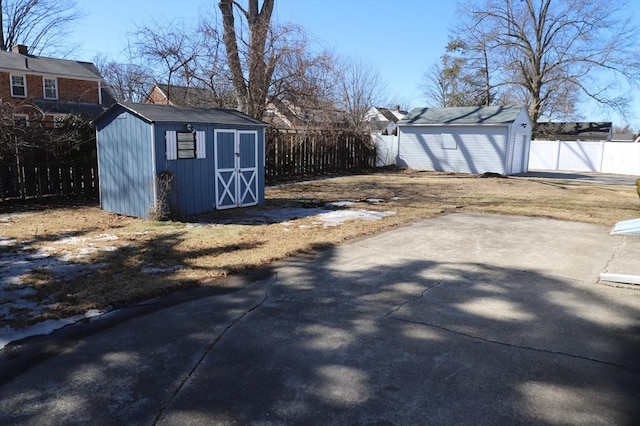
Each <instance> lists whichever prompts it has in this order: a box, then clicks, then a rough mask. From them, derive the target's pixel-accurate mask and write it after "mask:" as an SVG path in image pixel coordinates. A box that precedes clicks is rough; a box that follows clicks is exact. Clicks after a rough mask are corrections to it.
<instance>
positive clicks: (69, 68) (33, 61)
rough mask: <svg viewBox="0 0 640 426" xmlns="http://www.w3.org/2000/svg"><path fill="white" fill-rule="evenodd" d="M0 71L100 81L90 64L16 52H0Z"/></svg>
mask: <svg viewBox="0 0 640 426" xmlns="http://www.w3.org/2000/svg"><path fill="white" fill-rule="evenodd" d="M0 69H3V70H7V71H11V72H18V73H30V74H48V75H56V76H60V77H75V78H80V79H83V80H101V79H102V77H101V76H100V73H99V72H98V70H97V68H96V67H95V65H93V64H92V63H91V62H82V61H72V60H69V59H58V58H46V57H43V56H34V55H23V54H21V53H16V52H5V51H0Z"/></svg>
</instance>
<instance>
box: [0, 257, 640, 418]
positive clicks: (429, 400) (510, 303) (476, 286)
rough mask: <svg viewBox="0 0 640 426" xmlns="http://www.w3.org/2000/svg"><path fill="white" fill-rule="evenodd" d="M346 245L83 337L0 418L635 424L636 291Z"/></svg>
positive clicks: (16, 395)
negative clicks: (376, 254)
mask: <svg viewBox="0 0 640 426" xmlns="http://www.w3.org/2000/svg"><path fill="white" fill-rule="evenodd" d="M339 250H340V249H339V248H329V249H326V250H323V251H321V252H318V253H315V254H309V255H303V256H298V257H296V258H293V259H290V260H289V261H287V262H285V263H281V264H279V265H278V266H277V267H276V268H275V271H276V272H277V274H276V275H272V276H271V277H270V278H269V279H267V280H263V281H260V282H258V283H256V284H255V285H253V286H251V287H249V288H248V289H246V290H243V291H241V292H237V293H234V294H232V295H227V296H221V297H219V298H207V299H201V300H197V301H192V302H187V303H184V304H182V305H179V306H175V307H173V308H171V309H166V310H162V311H158V312H156V313H154V314H152V315H147V316H144V317H140V318H138V319H135V320H131V321H128V322H125V323H122V324H120V325H118V326H117V327H114V328H112V329H109V330H105V331H104V332H103V333H100V334H97V335H95V336H92V337H91V338H87V339H84V340H82V341H80V342H78V343H77V344H75V345H74V346H72V347H69V348H68V349H66V350H65V351H63V352H61V353H59V354H58V355H57V356H55V357H54V358H51V359H50V360H48V361H47V362H44V363H42V364H40V365H38V366H36V367H34V368H32V369H31V370H30V371H29V372H28V374H25V375H22V376H19V377H16V378H15V379H14V380H13V381H12V382H11V383H8V384H5V386H3V387H2V388H0V397H1V398H0V401H1V402H0V413H1V414H0V421H1V422H2V423H3V424H18V423H22V424H24V423H32V424H35V423H39V422H47V421H48V422H53V423H82V422H86V421H91V423H92V424H112V423H116V422H117V423H136V424H140V423H142V424H156V423H157V424H336V425H337V424H362V425H367V424H370V425H392V424H424V423H429V424H501V423H502V424H504V423H508V424H514V423H565V424H566V423H570V424H575V423H581V422H588V423H607V424H632V423H633V422H634V421H635V420H637V419H638V418H640V406H639V405H638V404H637V396H638V392H639V391H640V360H639V359H638V356H637V354H638V353H640V352H639V350H640V340H639V339H638V337H637V336H638V335H640V333H639V332H640V329H639V328H638V310H637V309H636V308H635V307H634V305H633V304H629V303H626V302H625V300H628V298H629V297H637V293H635V292H630V293H628V294H627V293H625V291H626V290H624V289H615V292H614V291H609V290H611V289H608V288H604V287H601V286H597V285H585V284H584V283H582V282H575V281H571V280H567V279H560V278H556V277H551V276H546V275H542V274H539V273H537V272H535V271H532V270H517V269H511V268H504V267H497V266H495V265H492V264H487V263H465V262H443V261H434V260H429V259H406V260H405V261H401V262H393V263H391V262H386V261H385V259H384V258H362V257H357V256H354V257H349V256H348V255H347V259H346V260H345V252H344V251H339ZM613 293H615V295H612V294H613ZM614 296H615V297H614Z"/></svg>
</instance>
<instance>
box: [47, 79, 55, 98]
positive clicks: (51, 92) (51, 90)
mask: <svg viewBox="0 0 640 426" xmlns="http://www.w3.org/2000/svg"><path fill="white" fill-rule="evenodd" d="M44 98H45V99H58V80H56V79H55V78H45V79H44Z"/></svg>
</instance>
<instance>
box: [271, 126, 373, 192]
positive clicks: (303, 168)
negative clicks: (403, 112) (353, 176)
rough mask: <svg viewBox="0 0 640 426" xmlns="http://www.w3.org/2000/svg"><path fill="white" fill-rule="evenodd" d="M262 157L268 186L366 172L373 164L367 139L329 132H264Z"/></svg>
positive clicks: (369, 139) (362, 135)
mask: <svg viewBox="0 0 640 426" xmlns="http://www.w3.org/2000/svg"><path fill="white" fill-rule="evenodd" d="M265 156H266V158H265V174H266V176H265V178H266V181H267V183H273V182H279V181H286V180H291V179H295V178H301V177H310V176H322V175H330V174H336V173H341V172H361V171H367V170H370V169H372V168H373V167H375V162H376V151H375V148H374V146H373V144H372V142H371V137H370V136H369V135H367V134H361V133H354V132H349V131H332V130H322V131H299V132H291V131H287V132H285V131H278V130H274V129H267V132H266V144H265Z"/></svg>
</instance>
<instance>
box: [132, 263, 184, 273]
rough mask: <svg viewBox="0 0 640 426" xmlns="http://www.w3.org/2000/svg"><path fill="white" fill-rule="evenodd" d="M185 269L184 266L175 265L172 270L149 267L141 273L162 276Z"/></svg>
mask: <svg viewBox="0 0 640 426" xmlns="http://www.w3.org/2000/svg"><path fill="white" fill-rule="evenodd" d="M182 268H184V266H182V265H175V266H172V267H170V268H155V267H152V266H150V267H147V268H143V269H142V270H141V271H140V272H141V273H143V274H162V273H166V272H174V271H178V270H180V269H182Z"/></svg>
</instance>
